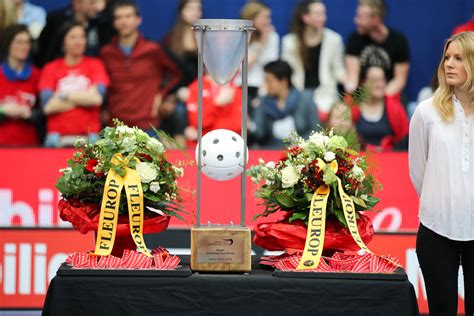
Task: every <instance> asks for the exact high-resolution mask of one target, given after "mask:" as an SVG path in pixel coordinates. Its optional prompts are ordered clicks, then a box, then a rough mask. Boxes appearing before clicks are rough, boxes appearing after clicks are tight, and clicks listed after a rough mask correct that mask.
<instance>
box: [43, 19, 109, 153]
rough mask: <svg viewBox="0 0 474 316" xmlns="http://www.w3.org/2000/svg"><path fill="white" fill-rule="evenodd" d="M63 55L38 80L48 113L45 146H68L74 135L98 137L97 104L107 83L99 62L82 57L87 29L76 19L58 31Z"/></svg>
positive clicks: (98, 110)
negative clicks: (60, 36)
mask: <svg viewBox="0 0 474 316" xmlns="http://www.w3.org/2000/svg"><path fill="white" fill-rule="evenodd" d="M60 34H62V38H63V49H62V50H63V51H64V57H62V58H58V59H56V60H54V61H52V62H50V63H48V64H47V65H46V66H45V67H44V69H43V72H42V74H41V79H40V83H39V89H40V97H41V106H42V107H43V111H44V113H45V115H46V116H47V128H46V132H47V134H46V140H45V146H47V147H64V146H71V145H73V144H74V141H75V139H76V137H77V136H88V137H89V139H90V141H91V142H94V141H95V140H96V139H97V138H98V133H99V131H100V128H101V124H100V106H101V104H102V101H103V99H104V96H105V93H106V87H107V86H108V84H109V78H108V76H107V72H106V70H105V67H104V65H103V64H102V62H101V61H100V60H99V59H97V58H93V57H86V56H84V52H85V50H86V31H85V29H84V27H83V25H82V23H79V22H69V23H66V24H65V25H64V26H63V28H62V30H61V33H60Z"/></svg>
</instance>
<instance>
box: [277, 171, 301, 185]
mask: <svg viewBox="0 0 474 316" xmlns="http://www.w3.org/2000/svg"><path fill="white" fill-rule="evenodd" d="M298 180H299V176H298V174H297V173H296V170H295V168H294V167H293V166H287V167H285V168H284V169H283V170H282V171H281V182H282V186H281V187H282V188H283V189H285V188H291V187H292V186H294V185H295V184H297V183H298Z"/></svg>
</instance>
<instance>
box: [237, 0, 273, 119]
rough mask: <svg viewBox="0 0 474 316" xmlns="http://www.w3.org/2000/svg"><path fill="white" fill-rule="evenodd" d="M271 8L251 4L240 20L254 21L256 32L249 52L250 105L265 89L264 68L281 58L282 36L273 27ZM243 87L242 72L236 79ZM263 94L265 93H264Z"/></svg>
mask: <svg viewBox="0 0 474 316" xmlns="http://www.w3.org/2000/svg"><path fill="white" fill-rule="evenodd" d="M271 14H272V11H271V9H270V7H268V6H267V5H265V4H263V3H260V2H249V3H247V4H246V5H245V6H244V7H243V8H242V10H241V11H240V18H241V19H244V20H252V21H253V26H254V27H255V31H253V32H252V35H251V37H250V43H249V50H248V104H249V105H251V104H252V101H253V100H254V99H255V98H256V97H257V96H258V95H259V93H258V92H259V89H260V88H262V87H263V83H264V79H263V77H264V74H263V66H265V65H266V64H267V63H269V62H271V61H275V60H277V59H278V57H279V55H280V54H279V51H280V36H279V35H278V33H277V32H275V27H274V26H273V25H272V19H271ZM235 83H236V84H237V85H238V86H241V85H242V76H241V74H240V72H239V73H238V74H237V76H236V78H235ZM262 93H263V91H262ZM249 115H250V117H253V108H252V107H251V106H249Z"/></svg>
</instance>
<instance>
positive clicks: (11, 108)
mask: <svg viewBox="0 0 474 316" xmlns="http://www.w3.org/2000/svg"><path fill="white" fill-rule="evenodd" d="M1 48H2V52H4V53H5V56H2V60H3V62H2V64H1V66H0V131H1V132H0V146H33V145H38V144H39V139H38V135H37V132H36V129H35V126H34V121H33V119H34V117H35V116H36V117H37V115H34V113H35V114H38V112H39V111H37V110H36V101H37V95H38V81H39V77H40V72H39V70H38V69H36V68H35V67H34V66H32V65H31V63H30V62H29V61H28V57H29V54H30V51H31V36H30V33H28V27H27V26H26V25H22V24H14V25H10V26H9V27H7V28H6V29H5V32H4V37H3V43H2V47H1Z"/></svg>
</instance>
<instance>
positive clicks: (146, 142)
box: [56, 121, 184, 219]
mask: <svg viewBox="0 0 474 316" xmlns="http://www.w3.org/2000/svg"><path fill="white" fill-rule="evenodd" d="M100 135H101V138H100V139H99V140H98V141H97V142H95V143H94V144H92V143H90V142H89V141H87V140H85V139H82V138H79V139H78V140H77V141H76V143H75V147H76V149H77V151H76V152H75V153H74V156H73V158H72V159H69V160H68V162H67V163H68V167H67V168H65V169H61V170H60V171H61V172H62V176H61V177H60V178H59V179H58V182H57V184H56V187H57V188H58V190H59V192H61V194H62V197H63V198H64V199H66V200H68V199H76V200H79V201H80V202H82V203H95V204H98V205H100V203H101V200H102V194H103V188H104V184H105V179H106V177H107V173H108V171H109V170H110V169H113V170H114V171H115V172H116V173H117V174H119V175H120V176H124V175H125V167H129V168H132V169H136V170H137V171H138V173H139V175H140V180H141V184H142V188H143V195H144V204H145V212H150V211H153V212H160V211H161V212H163V213H164V214H166V215H170V216H175V217H178V218H180V219H182V217H181V216H180V215H179V212H182V211H183V210H182V208H181V205H180V204H181V203H180V202H181V198H180V196H179V193H178V187H177V180H178V178H179V177H181V176H183V172H184V171H183V168H181V167H176V166H175V165H173V164H172V163H170V162H169V161H168V160H167V159H166V152H165V148H164V146H163V144H162V143H161V142H160V141H159V140H158V139H156V138H153V137H150V136H149V135H148V134H146V133H145V132H144V131H142V130H141V129H139V128H136V127H134V128H130V127H128V126H125V125H124V124H123V123H121V122H119V121H115V126H113V127H106V128H105V129H103V130H102V131H101V134H100ZM117 153H120V154H122V158H123V161H122V163H121V164H119V165H114V164H112V163H111V160H112V157H113V156H114V155H115V154H117ZM119 213H127V205H126V196H125V194H122V196H121V203H120V209H119Z"/></svg>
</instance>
